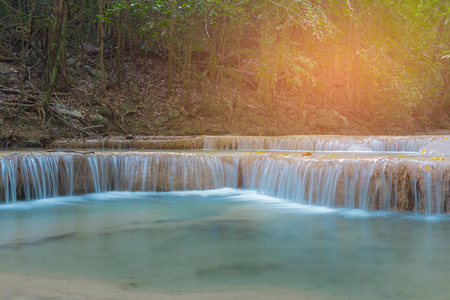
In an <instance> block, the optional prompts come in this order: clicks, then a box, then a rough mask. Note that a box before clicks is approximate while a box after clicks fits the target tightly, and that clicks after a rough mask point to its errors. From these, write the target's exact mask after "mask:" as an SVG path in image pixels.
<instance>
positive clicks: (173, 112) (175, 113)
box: [167, 110, 180, 120]
mask: <svg viewBox="0 0 450 300" xmlns="http://www.w3.org/2000/svg"><path fill="white" fill-rule="evenodd" d="M179 116H180V112H179V111H178V110H170V111H169V112H168V113H167V117H168V118H169V120H173V119H176V118H178V117H179Z"/></svg>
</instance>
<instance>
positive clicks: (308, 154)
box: [302, 152, 312, 156]
mask: <svg viewBox="0 0 450 300" xmlns="http://www.w3.org/2000/svg"><path fill="white" fill-rule="evenodd" d="M310 155H312V153H311V152H303V153H302V156H310Z"/></svg>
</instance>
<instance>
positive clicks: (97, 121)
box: [92, 114, 109, 128]
mask: <svg viewBox="0 0 450 300" xmlns="http://www.w3.org/2000/svg"><path fill="white" fill-rule="evenodd" d="M92 122H93V123H94V124H95V125H104V126H103V127H102V128H107V127H108V125H109V121H108V119H106V118H104V117H103V116H101V115H99V114H95V115H94V116H93V117H92Z"/></svg>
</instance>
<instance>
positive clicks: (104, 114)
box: [97, 107, 112, 118]
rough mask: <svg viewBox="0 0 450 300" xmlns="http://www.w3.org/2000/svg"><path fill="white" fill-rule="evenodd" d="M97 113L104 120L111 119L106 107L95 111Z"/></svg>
mask: <svg viewBox="0 0 450 300" xmlns="http://www.w3.org/2000/svg"><path fill="white" fill-rule="evenodd" d="M97 112H98V114H99V115H101V116H102V117H105V118H111V117H112V114H111V111H110V110H109V109H108V108H106V107H102V108H100V109H99V110H97Z"/></svg>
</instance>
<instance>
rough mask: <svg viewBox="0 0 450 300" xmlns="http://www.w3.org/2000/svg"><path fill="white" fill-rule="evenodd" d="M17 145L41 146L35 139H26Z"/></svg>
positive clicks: (27, 146)
mask: <svg viewBox="0 0 450 300" xmlns="http://www.w3.org/2000/svg"><path fill="white" fill-rule="evenodd" d="M17 146H19V147H23V148H42V147H43V145H42V144H41V143H40V142H38V141H35V140H27V141H23V142H20V143H19V144H18V145H17Z"/></svg>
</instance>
